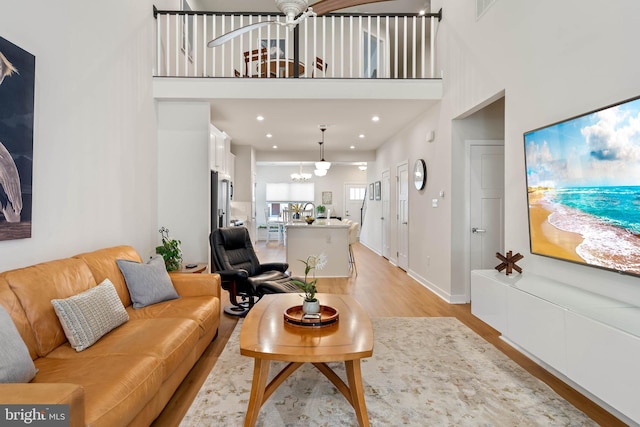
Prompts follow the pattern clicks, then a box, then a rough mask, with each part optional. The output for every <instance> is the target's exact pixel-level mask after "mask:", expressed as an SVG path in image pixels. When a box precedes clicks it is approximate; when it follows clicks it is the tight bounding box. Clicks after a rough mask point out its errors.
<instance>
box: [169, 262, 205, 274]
mask: <svg viewBox="0 0 640 427" xmlns="http://www.w3.org/2000/svg"><path fill="white" fill-rule="evenodd" d="M187 264H189V263H188V262H187V263H185V264H182V266H180V269H179V270H174V271H171V272H170V273H171V274H173V273H176V274H178V273H202V272H204V271H205V270H206V269H207V267H208V266H209V265H208V264H206V263H197V264H196V266H195V267H193V268H187V267H185V266H186V265H187ZM194 264H195V263H194Z"/></svg>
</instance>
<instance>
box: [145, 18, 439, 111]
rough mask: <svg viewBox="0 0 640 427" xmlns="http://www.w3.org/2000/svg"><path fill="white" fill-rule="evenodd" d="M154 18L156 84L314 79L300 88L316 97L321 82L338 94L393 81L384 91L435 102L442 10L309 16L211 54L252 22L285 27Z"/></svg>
mask: <svg viewBox="0 0 640 427" xmlns="http://www.w3.org/2000/svg"><path fill="white" fill-rule="evenodd" d="M154 16H155V18H156V55H155V56H156V62H155V63H156V66H155V69H154V76H155V77H157V78H159V77H171V78H176V77H178V78H181V79H179V80H181V81H183V82H184V79H183V78H186V79H192V78H197V79H206V80H209V81H210V79H215V80H217V79H224V80H225V83H226V84H229V83H231V86H238V85H237V84H234V83H235V82H233V81H234V80H236V81H237V80H241V81H242V85H246V84H247V83H248V82H249V80H248V79H251V81H253V80H259V81H261V82H263V83H264V82H266V81H269V82H271V83H275V82H276V81H278V82H279V83H280V84H282V83H284V82H283V79H287V80H289V81H291V80H293V79H296V80H298V82H297V83H296V84H301V83H302V81H313V82H314V83H313V85H310V86H306V87H307V88H309V87H311V86H316V85H317V87H318V89H317V91H318V93H319V95H320V94H321V93H323V91H324V90H326V88H327V87H328V86H327V81H333V82H337V81H338V80H340V81H343V85H342V87H343V88H345V87H346V86H345V82H344V81H348V83H349V84H350V85H353V84H355V85H357V86H362V88H363V89H371V88H382V87H383V86H389V84H392V83H393V84H392V85H391V86H390V87H393V86H395V87H396V89H395V91H398V94H397V97H398V98H399V99H401V98H402V97H403V96H405V95H406V96H409V97H410V98H415V97H416V96H417V97H426V99H431V100H433V99H440V97H441V92H442V80H441V78H440V72H439V71H436V70H437V63H436V52H435V39H436V36H437V27H438V22H439V20H440V19H441V16H442V12H441V11H440V12H438V13H430V14H425V15H421V16H419V15H415V14H413V15H409V14H402V15H345V14H331V15H327V16H320V17H308V18H306V19H304V20H303V21H302V22H300V23H299V25H297V26H296V27H295V28H294V29H293V30H290V29H287V28H285V27H282V26H280V25H265V26H264V27H260V28H256V29H254V30H252V31H248V32H246V33H244V34H241V35H240V36H238V37H234V38H231V39H230V40H228V41H227V42H225V43H223V44H222V45H220V46H217V47H213V48H211V47H207V43H208V42H209V41H211V40H213V39H214V38H216V37H219V36H221V35H223V34H226V33H228V32H230V31H232V30H235V29H238V28H240V27H243V26H246V25H250V24H255V23H258V22H265V21H279V22H280V21H282V22H284V19H285V17H284V15H273V14H272V15H267V14H256V15H247V14H241V13H237V14H234V13H216V12H187V11H160V10H157V9H154ZM154 80H155V81H156V83H157V82H158V80H159V79H154ZM162 80H164V79H162ZM321 81H324V84H320V82H321ZM409 81H411V82H412V84H407V83H408V82H409ZM290 84H293V82H291V83H290ZM197 86H199V87H200V88H202V85H197ZM252 86H253V87H256V86H254V85H252ZM259 87H260V88H261V89H263V88H264V87H265V86H263V85H260V86H259ZM320 87H323V88H324V89H320ZM403 87H405V88H407V89H403ZM420 88H422V89H420ZM416 90H417V92H416ZM374 91H375V89H374ZM223 92H224V91H223ZM347 92H348V91H347ZM359 92H361V91H359ZM383 92H385V90H384V89H383ZM158 95H160V97H162V95H161V94H158ZM307 95H310V94H307ZM185 96H186V94H185ZM347 96H349V95H347ZM434 96H435V98H434ZM197 97H198V98H200V97H201V96H197ZM232 97H233V96H232ZM398 98H397V99H398Z"/></svg>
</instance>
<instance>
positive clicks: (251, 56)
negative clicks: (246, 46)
mask: <svg viewBox="0 0 640 427" xmlns="http://www.w3.org/2000/svg"><path fill="white" fill-rule="evenodd" d="M243 56H244V77H260V74H259V73H258V67H259V65H260V64H261V63H263V62H265V61H266V60H267V56H268V52H267V48H266V47H263V48H262V49H253V50H251V51H249V50H247V51H245V52H244V53H243ZM254 62H255V69H252V74H249V66H250V65H249V64H252V65H251V66H252V68H253V63H254ZM254 72H255V74H254Z"/></svg>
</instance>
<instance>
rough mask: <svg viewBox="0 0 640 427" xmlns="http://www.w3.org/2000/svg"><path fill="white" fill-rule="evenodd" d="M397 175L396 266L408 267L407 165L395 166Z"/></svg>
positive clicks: (405, 268)
mask: <svg viewBox="0 0 640 427" xmlns="http://www.w3.org/2000/svg"><path fill="white" fill-rule="evenodd" d="M397 173H398V174H397V176H398V192H397V194H398V210H397V212H398V223H397V231H398V233H397V237H398V267H400V268H401V269H403V270H405V271H406V270H407V269H408V268H409V166H408V164H407V163H406V162H405V163H402V164H400V165H399V166H398V168H397Z"/></svg>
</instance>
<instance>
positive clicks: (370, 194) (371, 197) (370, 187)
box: [369, 182, 373, 200]
mask: <svg viewBox="0 0 640 427" xmlns="http://www.w3.org/2000/svg"><path fill="white" fill-rule="evenodd" d="M369 200H373V182H372V183H371V184H369Z"/></svg>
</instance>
